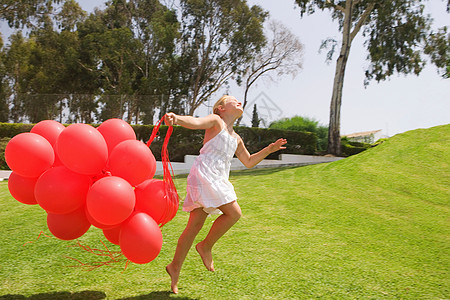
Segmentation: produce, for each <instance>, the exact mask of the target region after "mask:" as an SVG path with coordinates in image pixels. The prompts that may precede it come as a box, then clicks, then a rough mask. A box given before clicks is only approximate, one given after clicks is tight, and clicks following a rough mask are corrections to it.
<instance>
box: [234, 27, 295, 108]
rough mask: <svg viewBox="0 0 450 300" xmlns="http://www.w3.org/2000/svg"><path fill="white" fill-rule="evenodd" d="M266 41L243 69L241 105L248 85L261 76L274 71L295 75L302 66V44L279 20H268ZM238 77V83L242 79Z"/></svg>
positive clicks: (245, 101) (279, 74)
mask: <svg viewBox="0 0 450 300" xmlns="http://www.w3.org/2000/svg"><path fill="white" fill-rule="evenodd" d="M266 38H267V39H268V41H267V43H266V44H265V45H264V47H263V48H262V49H261V51H260V52H258V53H255V55H254V56H253V58H252V59H251V60H250V61H249V63H248V64H247V66H246V67H245V69H244V71H243V76H242V79H243V81H244V83H245V91H244V99H243V102H244V103H243V107H244V109H245V107H246V105H247V94H248V91H249V89H250V87H251V86H252V85H253V84H254V83H255V82H256V81H257V80H258V79H259V78H261V77H262V76H268V77H269V78H270V79H271V80H273V78H271V77H270V75H269V73H271V72H276V76H283V75H287V74H288V75H292V77H295V76H296V75H297V72H298V71H299V70H300V69H301V68H302V63H301V61H300V60H299V57H301V55H302V52H303V45H302V44H301V43H300V41H299V40H298V38H297V37H296V36H295V35H294V34H293V33H292V32H291V31H290V30H289V29H288V28H286V26H284V25H283V24H282V23H281V22H278V21H274V20H272V21H270V22H269V24H268V28H267V30H266ZM242 79H241V78H240V77H239V78H238V83H240V82H241V81H242Z"/></svg>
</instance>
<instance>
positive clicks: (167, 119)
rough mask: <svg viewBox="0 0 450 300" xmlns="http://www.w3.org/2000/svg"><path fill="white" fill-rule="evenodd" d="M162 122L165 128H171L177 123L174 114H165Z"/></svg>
mask: <svg viewBox="0 0 450 300" xmlns="http://www.w3.org/2000/svg"><path fill="white" fill-rule="evenodd" d="M164 122H165V123H166V125H167V126H173V125H176V123H177V115H176V114H174V113H171V112H170V113H167V114H166V115H165V116H164Z"/></svg>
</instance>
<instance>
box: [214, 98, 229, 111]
mask: <svg viewBox="0 0 450 300" xmlns="http://www.w3.org/2000/svg"><path fill="white" fill-rule="evenodd" d="M228 97H230V95H223V96H222V97H220V99H219V100H217V102H216V103H215V104H214V106H213V113H214V114H216V115H220V114H219V106H220V105H222V106H223V105H225V104H226V102H227V99H228Z"/></svg>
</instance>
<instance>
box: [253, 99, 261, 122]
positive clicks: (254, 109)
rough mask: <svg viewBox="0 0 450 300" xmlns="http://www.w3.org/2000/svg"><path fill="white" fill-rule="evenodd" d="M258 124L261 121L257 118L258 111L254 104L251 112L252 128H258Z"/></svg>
mask: <svg viewBox="0 0 450 300" xmlns="http://www.w3.org/2000/svg"><path fill="white" fill-rule="evenodd" d="M260 122H261V119H260V118H259V116H258V109H257V108H256V104H254V105H253V112H252V127H259V123H260Z"/></svg>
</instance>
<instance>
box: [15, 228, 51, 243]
mask: <svg viewBox="0 0 450 300" xmlns="http://www.w3.org/2000/svg"><path fill="white" fill-rule="evenodd" d="M41 235H44V236H46V237H48V238H51V236H48V235H46V234H45V233H44V232H43V231H42V230H41V232H39V235H38V237H37V238H36V240H34V241H30V242H26V243H25V244H23V245H22V246H25V245H27V244H32V243H34V242H36V241H37V240H39V238H40V237H41Z"/></svg>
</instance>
